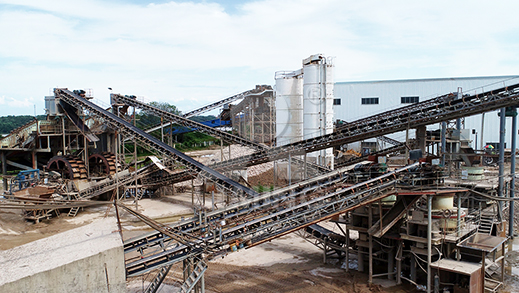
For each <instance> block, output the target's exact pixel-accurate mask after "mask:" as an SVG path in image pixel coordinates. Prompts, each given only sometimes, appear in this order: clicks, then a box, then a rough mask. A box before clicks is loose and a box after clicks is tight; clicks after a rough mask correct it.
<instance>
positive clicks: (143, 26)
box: [0, 0, 519, 116]
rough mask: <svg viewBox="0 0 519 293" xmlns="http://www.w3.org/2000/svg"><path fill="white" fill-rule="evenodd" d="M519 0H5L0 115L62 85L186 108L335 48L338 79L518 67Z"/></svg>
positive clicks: (26, 107) (100, 96)
mask: <svg viewBox="0 0 519 293" xmlns="http://www.w3.org/2000/svg"><path fill="white" fill-rule="evenodd" d="M517 11H519V1H507V0H503V1H480V0H472V1H461V0H460V1H443V0H436V1H403V0H394V1H370V0H364V1H349V0H321V1H311V0H263V1H233V0H228V1H224V0H215V1H210V0H204V1H167V0H159V1H144V0H104V1H98V0H68V1H58V0H0V38H1V39H0V116H5V115H34V113H35V112H36V114H43V113H44V107H45V106H44V96H46V95H50V94H52V90H53V88H56V87H61V88H69V89H71V90H72V89H86V90H88V91H90V92H91V93H92V95H93V96H94V97H95V99H96V101H99V102H100V103H108V102H109V94H110V90H109V89H108V88H112V89H113V92H114V93H121V94H125V95H136V96H138V97H141V98H143V99H145V100H146V101H160V102H168V103H171V104H174V105H176V106H177V107H178V108H179V109H180V110H182V111H184V112H186V111H189V110H192V109H195V108H197V107H199V106H202V105H205V104H208V103H210V102H214V101H217V100H220V99H223V98H226V97H229V96H232V95H234V94H237V93H240V92H243V91H246V90H249V89H252V88H254V87H255V85H257V84H269V85H274V83H275V81H274V74H275V72H276V71H282V70H297V69H299V68H301V66H302V63H301V62H302V59H304V58H306V57H308V56H310V55H312V54H318V53H320V54H323V55H325V56H330V57H333V60H334V64H335V81H365V80H386V79H414V78H438V77H467V76H490V75H517V74H519V54H518V52H519V37H518V36H519V35H518V33H517V32H518V31H519V21H518V20H517Z"/></svg>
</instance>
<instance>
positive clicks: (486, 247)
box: [0, 54, 519, 293]
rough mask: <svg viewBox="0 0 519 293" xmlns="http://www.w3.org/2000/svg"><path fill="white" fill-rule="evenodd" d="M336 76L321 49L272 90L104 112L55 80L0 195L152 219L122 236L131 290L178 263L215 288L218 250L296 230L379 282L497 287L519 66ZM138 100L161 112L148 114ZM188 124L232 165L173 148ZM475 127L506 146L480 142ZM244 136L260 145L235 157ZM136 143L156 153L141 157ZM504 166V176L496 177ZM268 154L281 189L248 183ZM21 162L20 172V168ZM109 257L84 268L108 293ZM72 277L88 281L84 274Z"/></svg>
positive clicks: (194, 286)
mask: <svg viewBox="0 0 519 293" xmlns="http://www.w3.org/2000/svg"><path fill="white" fill-rule="evenodd" d="M333 71H334V65H333V63H332V61H331V59H329V58H326V57H325V56H323V55H321V54H317V55H312V56H310V57H309V58H306V59H303V62H302V68H300V69H296V70H294V71H280V72H276V74H275V86H274V87H273V86H269V85H261V86H256V88H254V89H251V90H248V91H245V92H243V93H240V94H237V95H234V96H231V97H228V98H225V99H223V100H220V101H217V102H214V103H211V104H208V105H206V106H204V107H202V108H199V109H195V110H193V111H189V112H186V113H184V114H182V115H176V114H173V113H170V112H167V111H165V110H162V109H159V108H157V107H154V106H153V105H150V104H147V103H144V102H142V101H140V100H139V99H138V98H137V97H136V96H135V95H133V94H128V95H123V94H116V93H113V94H111V96H110V99H111V105H110V107H109V108H107V107H102V106H100V105H99V104H97V103H95V102H94V100H93V97H92V96H91V95H89V93H88V92H87V91H84V90H69V89H66V88H56V89H54V95H53V96H48V97H45V101H46V107H47V119H46V120H45V121H32V122H30V123H29V124H27V125H25V126H22V127H20V128H18V129H15V130H13V131H12V132H11V133H10V134H9V135H8V136H7V137H5V138H3V139H2V140H0V146H1V148H0V154H1V161H2V174H3V176H4V189H5V192H4V199H3V200H2V201H1V202H0V204H1V207H2V208H4V209H23V210H24V215H25V217H26V219H27V220H30V221H35V222H38V221H45V220H46V219H48V218H50V217H56V216H65V215H66V216H69V217H74V216H76V215H77V214H78V213H80V210H81V208H82V207H88V206H94V205H99V204H105V205H113V206H114V207H115V209H116V210H117V211H119V210H124V211H125V212H126V213H129V214H131V215H133V216H134V217H136V218H137V219H139V220H140V221H141V222H143V223H145V224H146V225H147V226H148V227H150V228H151V229H153V232H149V233H142V234H141V235H138V236H135V237H132V238H128V239H124V243H122V244H121V246H120V247H119V248H122V250H123V252H124V264H119V263H118V264H116V265H114V266H113V267H112V268H111V272H113V275H114V276H116V277H114V278H115V279H116V280H117V281H115V282H116V283H115V286H117V288H118V290H119V288H120V287H121V277H120V275H121V274H120V270H119V269H120V267H119V266H118V265H123V266H124V269H125V274H126V278H127V279H131V278H138V277H142V276H144V275H152V276H153V277H152V278H151V279H150V280H149V282H148V283H147V284H146V288H144V291H145V292H157V291H158V290H159V288H160V286H161V284H163V282H164V280H165V279H166V278H168V274H171V273H170V271H172V270H175V269H177V270H179V271H181V272H182V273H181V274H180V276H178V277H177V276H175V277H174V278H176V283H175V284H177V285H178V286H177V287H176V289H178V291H179V292H204V291H205V279H204V273H205V272H206V270H207V269H208V265H207V263H208V262H210V261H211V260H213V259H215V258H219V257H225V256H226V255H228V254H231V253H233V252H237V251H239V250H242V249H246V248H252V249H253V248H254V247H255V246H258V245H261V244H262V243H265V242H269V241H271V240H273V239H277V238H279V237H281V236H283V235H286V234H290V233H297V234H298V235H300V236H301V237H302V238H304V239H306V240H308V241H310V242H311V243H313V244H315V245H316V246H317V247H319V248H321V249H322V250H323V259H324V261H325V262H326V260H327V259H329V258H331V257H334V258H337V259H339V260H340V261H341V262H344V263H346V266H345V270H346V271H348V270H350V266H349V264H350V263H351V262H354V263H355V264H356V270H357V271H359V272H364V273H366V274H367V275H368V282H369V284H372V283H373V282H374V280H375V279H381V278H383V279H387V280H390V281H391V282H394V284H395V285H397V284H402V283H408V284H413V285H415V286H423V287H425V288H426V290H427V292H433V291H434V292H438V291H440V290H443V292H474V293H475V292H497V291H498V290H499V289H500V288H501V287H502V285H503V280H504V278H505V255H506V253H507V247H508V246H507V244H508V243H510V241H511V239H512V238H513V237H514V205H513V204H511V203H513V202H514V200H515V199H514V197H515V195H514V192H515V157H516V142H515V139H516V135H509V136H508V137H507V136H505V135H504V134H505V129H507V128H508V127H509V128H510V129H511V131H508V132H507V133H509V134H510V133H514V134H515V133H517V129H516V115H517V113H515V112H514V111H515V107H516V106H517V105H519V76H498V77H479V78H451V79H425V80H406V81H379V82H346V83H342V82H335V81H334V78H333ZM214 109H220V115H219V117H218V119H216V120H215V121H211V123H198V122H195V121H193V120H190V119H189V118H190V117H193V116H196V115H200V114H202V113H205V112H207V111H211V110H214ZM138 111H146V113H149V114H152V115H154V116H157V117H159V118H160V123H159V124H158V125H138V123H139V122H138V121H137V119H136V115H135V114H136V113H137V112H138ZM495 111H499V112H500V114H501V115H500V116H497V115H495ZM489 113H490V114H489ZM485 114H486V116H485V118H484V119H485V120H484V123H483V125H484V129H483V131H481V130H480V129H481V122H482V120H483V118H482V117H483V115H485ZM507 120H508V121H507ZM497 122H499V123H498V124H497V125H498V126H496V125H495V123H497ZM478 123H479V124H478ZM221 127H232V133H229V132H227V131H225V130H223V129H221ZM173 128H175V129H176V130H174V129H173ZM186 129H187V130H186ZM472 129H475V131H474V133H473V132H472V131H471V130H472ZM497 129H499V131H497ZM157 131H158V132H157ZM175 131H179V132H180V131H198V132H202V133H205V134H208V135H210V136H213V137H218V138H219V139H220V143H221V144H220V148H219V151H220V154H221V155H220V160H219V161H214V162H212V163H211V164H202V163H201V162H200V161H199V160H196V159H194V158H193V157H190V156H189V155H187V154H185V153H183V152H181V151H179V150H177V148H175V145H176V143H177V142H176V141H175V139H174V136H173V133H175ZM467 131H468V132H467ZM478 131H480V132H479V133H480V138H481V137H483V138H482V141H483V142H484V144H485V145H487V144H489V143H492V144H495V150H493V151H485V150H482V144H479V145H477V146H476V144H475V142H476V141H477V140H476V139H475V136H476V133H478ZM402 134H403V135H402ZM496 134H498V135H497V136H496ZM499 134H500V135H499ZM224 142H225V144H226V145H229V146H224ZM507 142H509V145H510V147H509V149H510V150H508V152H506V151H505V143H507ZM231 144H233V145H240V146H243V147H247V148H248V149H249V150H250V152H249V153H247V154H244V155H241V156H234V157H233V156H232V155H231V153H230V152H231V146H230V145H231ZM130 146H131V147H130ZM137 146H140V147H143V148H145V149H147V150H149V151H151V152H153V155H151V156H148V157H146V158H139V157H138V154H137ZM227 148H228V149H227ZM227 153H228V155H227ZM226 155H227V157H226ZM505 159H506V160H507V161H510V165H509V166H510V167H509V168H510V174H511V176H506V175H505V170H504V168H505ZM492 164H496V166H498V167H499V171H498V172H496V173H497V174H496V176H495V178H496V180H495V182H494V181H492V180H487V181H484V180H483V179H484V176H487V175H485V168H488V165H492ZM258 165H264V166H268V168H269V170H270V171H272V172H271V173H269V174H271V175H269V176H271V177H272V181H271V182H273V184H272V188H271V189H269V190H268V191H265V190H257V189H254V188H253V187H254V186H251V184H249V182H248V178H247V173H248V169H249V168H251V167H254V166H258ZM492 168H494V167H492ZM8 169H12V170H14V169H16V170H19V169H24V170H25V171H22V172H20V173H19V174H18V175H16V176H8V175H7V171H8ZM505 177H506V178H505ZM186 182H187V186H188V189H189V190H190V192H191V199H192V202H191V203H192V204H191V206H190V207H191V208H192V210H193V213H192V214H190V215H189V217H185V218H184V217H182V218H181V219H180V220H178V221H175V222H173V223H167V224H164V223H160V222H158V221H156V220H154V219H152V218H150V217H147V216H145V215H144V214H142V213H141V212H139V211H138V210H137V209H136V208H133V207H132V205H133V204H135V203H137V202H138V201H139V200H140V199H141V198H142V197H154V196H157V195H159V194H164V193H167V192H171V193H174V192H175V189H176V188H177V187H178V186H180V185H181V184H184V185H182V186H183V187H185V186H186ZM117 213H118V212H117ZM117 215H118V214H117ZM117 217H118V216H117ZM323 223H326V225H328V226H325V225H324V224H323ZM110 225H114V223H113V222H111V223H110ZM329 225H332V226H334V227H337V229H338V230H339V231H340V233H337V232H336V231H332V230H330V229H329V228H327V227H329ZM121 230H122V228H121V226H120V224H119V232H121ZM78 233H83V232H78ZM110 239H112V240H111V241H112V242H111V243H113V241H116V240H114V239H115V238H114V237H112V238H110ZM28 247H32V248H31V249H34V246H28ZM19 251H22V250H19ZM27 251H31V250H30V249H28V250H27ZM107 251H110V253H112V252H113V255H115V256H114V257H113V260H108V261H114V262H117V261H119V262H122V261H121V260H120V250H117V248H114V246H112V245H110V246H109V247H107ZM99 253H103V252H99ZM6 255H9V253H7V254H6ZM110 255H111V254H110ZM108 258H111V256H110V257H108ZM3 259H4V260H6V261H9V259H8V257H5V256H4V257H3ZM106 261H107V260H106V258H100V259H94V260H88V261H86V262H89V263H90V265H91V266H92V268H93V270H92V271H93V272H95V275H96V276H98V275H99V272H98V270H97V269H101V270H106V272H107V273H106V280H102V278H99V277H96V284H95V287H96V290H101V289H99V288H101V287H103V286H102V284H103V281H106V284H107V285H108V286H107V287H106V288H107V290H106V292H110V281H109V277H108V269H107V265H106ZM84 263H85V262H84V261H79V262H78V264H80V265H83V264H84ZM65 265H66V264H63V266H65ZM103 266H104V267H103ZM59 267H60V265H59V264H57V265H54V266H53V270H57V271H59ZM75 269H76V270H77V268H75ZM89 269H90V268H89ZM43 273H44V272H42V271H38V272H37V273H35V278H38V275H41V274H43ZM53 274H54V273H53ZM15 282H21V283H19V284H18V283H16V284H14V283H15ZM23 282H29V283H30V284H34V279H31V277H30V276H29V277H27V278H23V279H16V278H10V279H7V280H4V283H0V288H2V287H1V286H5V288H20V287H22V286H23ZM48 286H52V284H48ZM78 286H79V285H78ZM75 289H77V290H78V291H89V290H90V291H92V289H91V287H89V284H88V283H87V284H84V287H77V288H75ZM102 291H105V289H104V287H103V289H102ZM96 292H100V291H96Z"/></svg>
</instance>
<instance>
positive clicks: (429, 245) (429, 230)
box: [427, 195, 432, 293]
mask: <svg viewBox="0 0 519 293" xmlns="http://www.w3.org/2000/svg"><path fill="white" fill-rule="evenodd" d="M431 238H432V195H427V293H431V249H432V239H431Z"/></svg>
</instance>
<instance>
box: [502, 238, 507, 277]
mask: <svg viewBox="0 0 519 293" xmlns="http://www.w3.org/2000/svg"><path fill="white" fill-rule="evenodd" d="M505 243H506V242H503V243H502V244H501V251H502V252H503V254H502V256H503V258H502V259H501V282H504V281H505V255H506V254H505V249H506V245H505Z"/></svg>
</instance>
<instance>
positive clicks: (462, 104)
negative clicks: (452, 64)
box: [147, 84, 519, 184]
mask: <svg viewBox="0 0 519 293" xmlns="http://www.w3.org/2000/svg"><path fill="white" fill-rule="evenodd" d="M517 105H519V84H513V85H509V86H505V87H502V88H499V89H496V90H492V91H487V92H481V93H475V94H472V95H465V96H463V97H462V98H460V99H458V95H457V94H446V95H443V96H440V97H437V98H434V99H430V100H426V101H423V102H420V103H416V104H412V105H409V106H406V107H401V108H398V109H394V110H390V111H386V112H383V113H380V114H377V115H373V116H370V117H367V118H363V119H359V120H357V121H354V122H350V123H347V124H346V125H343V126H341V127H339V128H337V130H336V131H335V132H334V133H331V134H327V135H323V136H319V137H315V138H311V139H306V140H302V141H299V142H295V143H292V144H288V145H283V146H279V147H273V148H270V149H264V150H260V151H257V152H255V153H253V154H250V155H247V156H242V157H239V158H235V159H231V160H227V161H225V162H220V163H217V164H214V165H211V167H212V168H214V169H216V170H231V169H237V168H244V167H249V166H254V165H258V164H262V163H266V162H270V161H274V160H279V159H282V158H286V157H288V156H289V155H292V156H295V155H302V154H305V153H311V152H315V151H318V150H322V149H326V148H330V147H334V146H339V145H343V144H347V143H352V142H357V141H361V140H365V139H369V138H374V137H380V136H383V135H386V134H390V133H394V132H399V131H404V130H406V129H408V128H411V127H412V128H415V127H418V126H424V125H430V124H435V123H439V122H443V121H449V120H453V119H457V118H461V117H467V116H471V115H476V114H481V113H485V112H489V111H493V110H497V109H500V108H503V107H508V106H517ZM397 148H402V145H400V146H397ZM186 178H190V174H189V173H188V172H179V173H176V174H173V175H168V176H166V177H164V178H159V179H157V180H158V181H155V182H154V181H149V182H147V184H164V183H166V182H167V183H175V182H181V181H183V180H186Z"/></svg>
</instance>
